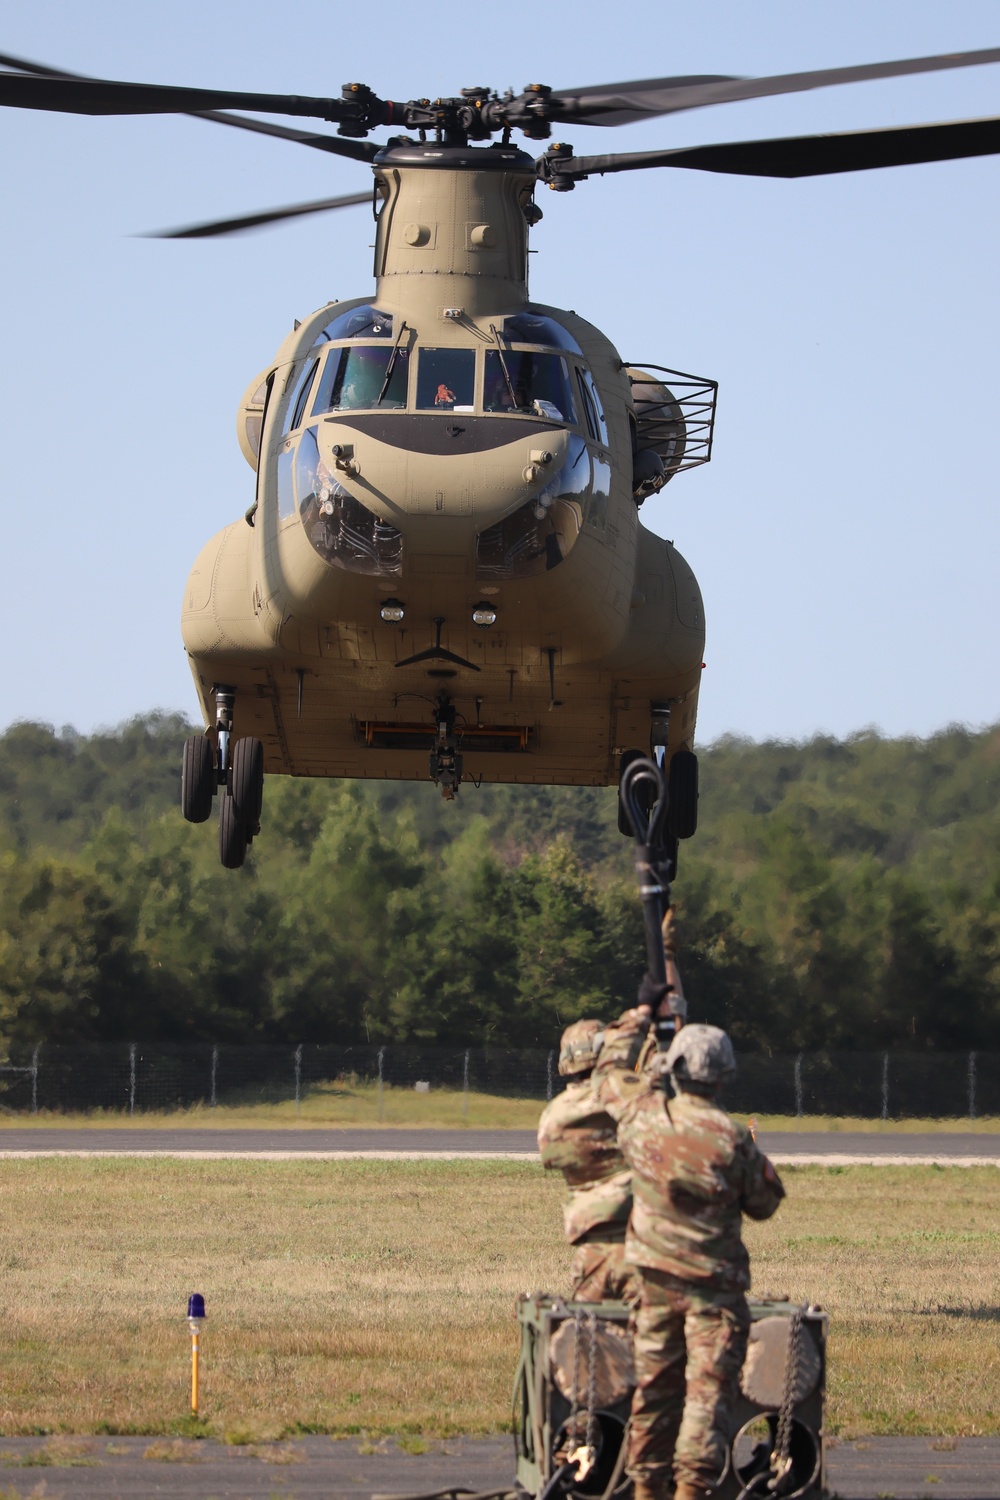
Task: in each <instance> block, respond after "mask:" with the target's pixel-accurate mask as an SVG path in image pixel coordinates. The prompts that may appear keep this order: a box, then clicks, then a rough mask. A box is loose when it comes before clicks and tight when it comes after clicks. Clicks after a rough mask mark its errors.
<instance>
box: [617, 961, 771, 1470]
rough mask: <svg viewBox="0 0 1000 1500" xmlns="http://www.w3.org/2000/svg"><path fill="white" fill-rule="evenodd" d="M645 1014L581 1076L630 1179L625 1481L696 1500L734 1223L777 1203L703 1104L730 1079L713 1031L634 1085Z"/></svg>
mask: <svg viewBox="0 0 1000 1500" xmlns="http://www.w3.org/2000/svg"><path fill="white" fill-rule="evenodd" d="M644 990H647V993H648V987H647V985H644ZM640 993H641V994H642V992H640ZM649 1016H650V1010H649V1009H648V1008H647V1009H638V1010H633V1011H627V1012H626V1013H625V1015H624V1016H623V1017H622V1018H621V1021H620V1022H619V1023H618V1024H617V1025H616V1026H613V1027H609V1028H608V1031H607V1033H606V1034H605V1040H604V1045H603V1047H602V1050H601V1055H600V1058H599V1060H598V1065H597V1069H596V1072H595V1080H596V1083H597V1094H598V1098H599V1099H600V1101H601V1103H602V1104H603V1105H604V1107H605V1108H606V1109H607V1111H608V1114H609V1115H610V1116H611V1118H612V1119H613V1120H615V1121H616V1122H617V1125H618V1144H619V1148H620V1149H621V1152H622V1155H623V1156H624V1158H625V1161H626V1163H627V1164H628V1166H630V1167H631V1168H632V1187H633V1193H634V1199H635V1201H634V1206H633V1210H632V1218H631V1221H630V1224H629V1229H628V1235H627V1239H626V1259H627V1261H628V1262H630V1263H631V1264H632V1265H634V1266H637V1267H638V1269H639V1272H640V1276H641V1283H642V1289H641V1294H640V1300H639V1304H638V1306H637V1308H636V1310H635V1312H634V1314H633V1326H634V1335H635V1367H636V1389H635V1394H634V1397H633V1401H632V1425H631V1430H630V1437H629V1452H628V1472H629V1475H630V1477H631V1478H632V1480H633V1482H634V1485H635V1500H667V1497H669V1496H670V1495H671V1494H673V1495H674V1500H704V1497H706V1496H707V1494H708V1492H709V1491H710V1490H711V1489H712V1488H714V1486H715V1485H716V1484H718V1482H719V1480H720V1479H721V1478H722V1474H723V1471H724V1469H725V1465H726V1457H727V1453H728V1448H729V1443H730V1440H731V1437H732V1433H731V1421H732V1411H733V1406H734V1402H735V1399H736V1396H737V1393H738V1390H739V1377H740V1371H741V1369H742V1367H743V1359H744V1356H745V1354H746V1346H747V1335H748V1332H749V1327H750V1316H749V1312H748V1309H747V1304H746V1296H745V1293H746V1291H747V1289H748V1287H749V1285H750V1262H749V1257H748V1255H747V1252H746V1249H745V1247H744V1245H743V1241H742V1238H741V1214H744V1213H746V1214H749V1215H750V1217H751V1218H754V1219H768V1218H770V1216H771V1215H772V1214H773V1213H774V1211H775V1209H776V1208H777V1207H778V1204H779V1203H780V1201H781V1199H782V1198H783V1197H784V1195H785V1194H784V1189H783V1187H782V1186H781V1182H780V1181H779V1178H778V1174H777V1173H776V1172H775V1170H774V1167H773V1166H772V1165H771V1163H770V1162H769V1161H768V1159H767V1157H766V1156H764V1155H763V1154H762V1153H761V1152H760V1151H758V1149H757V1147H756V1145H755V1144H754V1142H753V1140H752V1138H751V1136H750V1133H749V1131H748V1130H747V1129H746V1127H745V1126H742V1125H737V1124H736V1123H735V1121H733V1120H732V1119H730V1117H729V1115H727V1114H726V1113H724V1111H723V1110H721V1109H720V1108H719V1107H718V1104H717V1103H716V1096H717V1094H718V1090H719V1087H720V1085H721V1083H722V1082H723V1080H724V1079H725V1078H726V1077H727V1076H729V1075H730V1074H732V1072H734V1071H735V1060H734V1058H733V1049H732V1046H731V1044H730V1041H729V1038H728V1037H727V1036H726V1034H725V1032H724V1031H720V1030H719V1029H718V1028H717V1027H715V1026H684V1027H683V1028H682V1029H681V1030H680V1031H679V1032H678V1033H677V1035H676V1036H675V1038H674V1040H673V1042H672V1043H671V1046H670V1049H669V1051H667V1052H666V1053H661V1054H659V1055H658V1057H657V1062H658V1063H659V1065H660V1066H659V1076H658V1077H657V1076H656V1074H655V1072H654V1073H653V1074H650V1073H647V1074H646V1075H644V1076H640V1075H637V1074H636V1073H635V1072H634V1071H633V1070H632V1069H631V1068H630V1066H629V1062H628V1059H629V1058H630V1057H631V1056H632V1055H634V1048H635V1037H636V1034H637V1033H638V1034H642V1033H643V1032H644V1031H645V1030H646V1029H647V1028H648V1026H649ZM668 1074H669V1076H670V1077H671V1078H672V1080H673V1083H674V1087H675V1089H676V1097H674V1098H670V1097H668V1094H667V1091H666V1089H665V1087H664V1079H665V1076H666V1075H668Z"/></svg>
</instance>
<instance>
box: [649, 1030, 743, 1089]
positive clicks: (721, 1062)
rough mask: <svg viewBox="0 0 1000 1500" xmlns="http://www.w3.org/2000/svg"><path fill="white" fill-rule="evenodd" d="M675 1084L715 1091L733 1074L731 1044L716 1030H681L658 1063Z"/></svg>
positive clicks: (734, 1062)
mask: <svg viewBox="0 0 1000 1500" xmlns="http://www.w3.org/2000/svg"><path fill="white" fill-rule="evenodd" d="M662 1067H663V1071H664V1072H665V1073H672V1074H673V1076H674V1078H675V1080H676V1081H677V1083H679V1084H680V1085H682V1086H683V1085H684V1084H687V1083H692V1084H696V1085H698V1084H700V1085H702V1087H704V1088H713V1089H714V1088H716V1087H717V1086H718V1085H719V1084H720V1083H722V1082H723V1081H724V1080H725V1079H727V1078H731V1077H732V1076H733V1074H734V1073H735V1072H736V1058H735V1057H734V1056H733V1044H732V1042H731V1041H730V1040H729V1038H728V1036H727V1035H726V1033H725V1032H724V1031H721V1030H720V1029H719V1027H718V1026H702V1025H692V1026H682V1027H681V1029H680V1031H678V1033H677V1035H676V1036H675V1037H674V1039H673V1041H672V1042H671V1043H670V1047H669V1049H668V1051H667V1054H666V1056H665V1057H664V1059H663V1063H662Z"/></svg>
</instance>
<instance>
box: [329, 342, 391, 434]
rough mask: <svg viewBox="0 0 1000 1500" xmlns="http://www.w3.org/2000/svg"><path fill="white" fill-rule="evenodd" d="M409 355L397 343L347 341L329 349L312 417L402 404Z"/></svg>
mask: <svg viewBox="0 0 1000 1500" xmlns="http://www.w3.org/2000/svg"><path fill="white" fill-rule="evenodd" d="M409 363H410V362H409V356H408V353H407V351H406V350H405V349H403V348H402V347H400V346H398V345H397V346H395V347H390V346H389V345H387V344H381V345H380V344H350V345H348V347H347V348H346V349H331V350H330V353H329V355H328V356H327V360H326V364H325V365H324V366H323V374H322V376H321V377H320V382H319V390H318V392H317V394H316V400H315V403H314V405H313V416H314V417H315V416H321V415H322V413H323V412H327V411H365V410H368V411H370V410H372V409H373V408H375V407H378V408H380V409H385V408H395V409H397V410H398V409H399V408H400V407H403V406H405V405H406V388H407V382H408V378H409Z"/></svg>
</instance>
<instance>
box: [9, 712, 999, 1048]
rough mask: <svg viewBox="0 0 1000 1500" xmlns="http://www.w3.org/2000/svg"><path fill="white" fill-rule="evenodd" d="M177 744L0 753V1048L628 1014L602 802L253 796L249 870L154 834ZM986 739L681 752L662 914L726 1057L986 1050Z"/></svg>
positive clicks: (993, 925)
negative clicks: (258, 811) (693, 770)
mask: <svg viewBox="0 0 1000 1500" xmlns="http://www.w3.org/2000/svg"><path fill="white" fill-rule="evenodd" d="M188 733H190V726H189V725H188V724H187V723H186V722H185V721H184V720H183V719H182V718H181V717H180V716H177V715H156V714H153V715H147V716H144V717H142V718H138V719H135V720H133V721H131V722H130V723H128V724H126V725H124V726H122V727H121V728H119V729H117V730H113V731H107V732H102V733H98V734H95V735H92V736H89V737H85V736H80V735H77V734H76V733H74V732H73V731H72V730H71V729H62V730H59V731H58V732H57V731H55V730H54V729H53V728H52V727H51V726H47V725H40V724H17V725H14V726H13V727H11V728H10V729H9V730H7V732H6V733H5V734H3V735H2V736H0V862H2V874H3V878H2V880H0V1047H2V1048H3V1049H4V1050H7V1051H9V1050H10V1049H14V1050H19V1049H23V1048H25V1047H29V1046H32V1045H34V1044H35V1043H36V1042H38V1041H49V1042H73V1041H90V1040H111V1039H115V1040H117V1039H121V1038H123V1037H129V1038H136V1039H141V1040H148V1041H154V1040H159V1041H178V1042H183V1041H197V1040H205V1041H208V1040H211V1041H218V1042H253V1041H268V1042H272V1041H295V1042H297V1041H334V1042H344V1043H347V1042H356V1041H365V1040H370V1041H377V1042H382V1041H397V1042H423V1043H430V1044H438V1045H445V1046H451V1045H454V1046H456V1047H457V1046H467V1045H480V1044H483V1043H497V1044H502V1045H510V1046H545V1047H548V1046H551V1045H553V1044H554V1042H555V1040H556V1039H557V1037H558V1034H559V1031H560V1030H561V1028H562V1027H563V1026H565V1025H566V1024H567V1023H568V1022H569V1021H571V1020H573V1019H574V1018H576V1017H579V1016H583V1015H594V1014H597V1015H610V1014H614V1013H615V1012H617V1010H619V1009H620V1008H621V1007H622V1006H623V1005H625V1004H627V1003H628V1002H629V1001H630V999H631V998H632V997H633V996H634V993H635V988H636V984H637V982H638V978H639V975H640V972H641V969H642V961H643V939H642V925H641V916H640V911H639V905H638V900H637V896H636V890H635V881H634V874H633V871H632V865H631V855H630V846H629V844H628V842H627V841H626V840H624V839H622V838H621V836H620V835H619V834H618V832H617V829H616V827H615V793H614V791H613V789H592V788H548V787H539V788H530V787H511V786H502V787H487V786H485V785H484V786H482V787H480V788H479V789H476V788H475V787H472V786H467V787H465V788H463V791H462V794H461V796H460V798H459V800H458V802H457V803H456V804H444V803H442V801H441V800H440V797H439V796H438V794H437V793H436V791H435V789H434V788H433V787H431V786H429V785H425V784H423V783H367V782H312V781H306V780H296V779H292V778H286V777H272V778H268V781H267V786H266V791H265V810H264V820H263V833H262V835H261V837H260V838H259V839H258V840H256V841H255V842H254V845H253V848H252V850H251V853H250V856H249V858H248V861H247V865H246V866H245V868H244V869H242V870H240V871H225V870H223V869H221V867H220V866H219V864H218V858H217V853H216V844H215V837H214V827H213V826H211V825H210V826H201V827H192V826H190V825H188V824H186V823H185V822H184V821H183V819H182V818H181V816H180V812H179V807H178V803H179V784H180V774H179V766H180V752H181V746H182V743H183V740H184V738H185V736H186V735H187V734H188ZM998 757H1000V728H992V729H988V730H984V731H981V732H971V731H969V730H966V729H961V728H950V729H947V730H945V731H943V732H942V733H940V734H937V735H935V736H933V737H932V738H931V739H929V740H926V741H920V740H916V739H895V740H890V739H884V738H882V737H880V736H879V735H878V734H877V733H875V732H866V733H863V734H859V735H855V736H852V737H851V738H849V739H848V740H846V741H838V740H834V739H831V738H828V737H817V738H814V739H812V740H810V741H808V742H806V743H803V744H779V743H765V744H755V743H752V742H750V741H743V740H739V739H734V738H728V739H723V740H721V741H718V742H717V743H716V744H714V745H713V746H710V747H709V748H708V749H707V750H703V751H702V753H701V772H702V799H701V813H700V819H701V826H700V829H699V832H698V834H697V835H696V837H695V838H694V839H692V840H691V841H689V842H687V843H685V844H683V845H682V847H681V858H680V873H679V878H678V881H677V883H676V886H675V896H676V900H677V906H678V909H679V912H680V917H681V923H682V937H683V946H684V952H683V964H682V967H683V973H684V977H685V984H686V988H687V990H688V996H689V1002H690V1007H691V1015H692V1018H693V1019H698V1020H708V1021H712V1022H715V1023H717V1024H720V1025H723V1026H726V1027H727V1028H728V1029H729V1030H730V1032H731V1034H732V1036H733V1039H734V1042H735V1043H736V1045H737V1046H738V1047H740V1048H742V1049H744V1050H753V1051H775V1052H787V1051H791V1050H799V1049H803V1050H815V1049H823V1048H848V1049H851V1048H856V1049H865V1050H867V1049H870V1048H876V1047H877V1048H880V1049H881V1048H897V1049H902V1050H910V1051H912V1050H919V1049H924V1048H935V1047H936V1048H941V1049H949V1048H965V1047H981V1048H985V1049H998V1050H1000V914H998V908H1000V903H998V896H1000V838H998V834H1000V781H998V777H997V771H996V767H997V763H998Z"/></svg>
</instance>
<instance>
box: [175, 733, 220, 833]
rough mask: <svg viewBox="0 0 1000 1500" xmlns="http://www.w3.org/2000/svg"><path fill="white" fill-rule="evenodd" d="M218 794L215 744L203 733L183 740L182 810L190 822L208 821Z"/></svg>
mask: <svg viewBox="0 0 1000 1500" xmlns="http://www.w3.org/2000/svg"><path fill="white" fill-rule="evenodd" d="M214 796H215V747H214V746H213V744H212V741H211V740H210V739H208V738H207V737H206V736H205V735H203V734H193V735H191V737H190V739H187V740H185V741H184V760H183V762H182V765H181V812H182V813H183V814H184V816H185V818H186V819H187V821H188V822H189V823H205V822H207V821H208V818H209V815H210V813H211V811H212V798H213V797H214Z"/></svg>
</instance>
